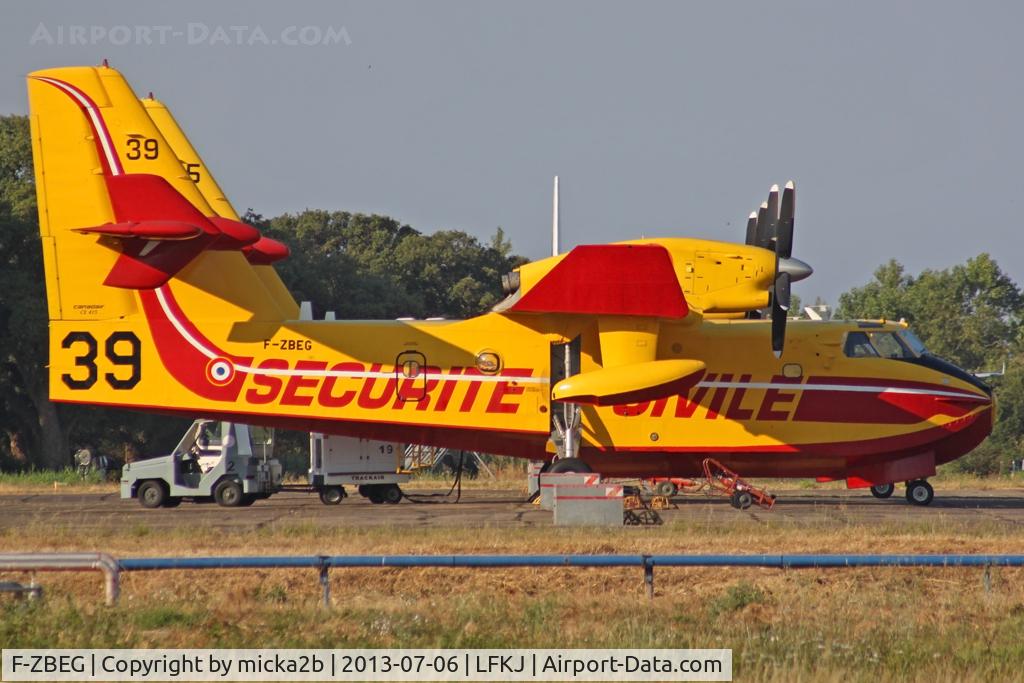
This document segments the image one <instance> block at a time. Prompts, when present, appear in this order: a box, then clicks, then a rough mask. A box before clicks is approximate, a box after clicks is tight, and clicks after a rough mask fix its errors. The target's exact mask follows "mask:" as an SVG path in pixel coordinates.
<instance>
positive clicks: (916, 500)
mask: <svg viewBox="0 0 1024 683" xmlns="http://www.w3.org/2000/svg"><path fill="white" fill-rule="evenodd" d="M934 497H935V489H933V488H932V485H931V484H929V483H928V482H926V481H925V480H924V479H917V480H915V481H908V482H907V502H908V503H911V504H912V505H928V504H929V503H931V502H932V499H933V498H934Z"/></svg>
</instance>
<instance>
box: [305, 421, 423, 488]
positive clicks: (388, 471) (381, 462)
mask: <svg viewBox="0 0 1024 683" xmlns="http://www.w3.org/2000/svg"><path fill="white" fill-rule="evenodd" d="M404 464H405V450H404V448H403V446H402V444H400V443H394V442H391V441H373V440H370V439H359V438H355V437H348V436H335V435H332V434H319V433H317V432H311V433H310V435H309V485H310V486H311V487H312V488H313V489H314V490H316V491H317V492H318V493H319V494H320V501H321V502H322V503H324V504H325V505H337V504H338V503H340V502H341V501H342V500H343V499H344V498H345V497H346V495H347V494H346V493H345V486H355V487H357V488H356V490H357V491H358V492H359V495H361V496H363V497H365V498H369V499H370V502H371V503H392V504H394V503H398V502H401V500H402V497H403V493H402V489H401V487H400V486H399V485H400V484H404V483H406V482H407V481H409V479H411V478H412V475H411V474H410V473H409V472H408V471H406V470H405V469H404V468H403V466H404Z"/></svg>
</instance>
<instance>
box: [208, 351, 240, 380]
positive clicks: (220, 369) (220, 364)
mask: <svg viewBox="0 0 1024 683" xmlns="http://www.w3.org/2000/svg"><path fill="white" fill-rule="evenodd" d="M234 377H235V366H234V365H233V364H232V363H231V361H230V360H228V359H227V358H213V359H211V360H210V362H209V363H207V364H206V378H207V379H208V380H210V381H211V382H213V383H214V384H216V385H217V386H223V385H225V384H227V383H228V382H230V381H231V380H232V379H234Z"/></svg>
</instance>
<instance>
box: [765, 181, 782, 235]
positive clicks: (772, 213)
mask: <svg viewBox="0 0 1024 683" xmlns="http://www.w3.org/2000/svg"><path fill="white" fill-rule="evenodd" d="M765 203H766V204H767V205H768V220H769V221H770V222H771V223H772V225H774V224H775V223H777V222H778V221H779V186H778V185H772V189H770V190H768V201H767V202H765ZM774 234H775V232H774V231H773V232H772V235H774Z"/></svg>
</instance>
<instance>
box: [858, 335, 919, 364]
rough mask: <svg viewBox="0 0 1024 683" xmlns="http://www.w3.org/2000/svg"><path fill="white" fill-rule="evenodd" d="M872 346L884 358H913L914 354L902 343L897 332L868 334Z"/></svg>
mask: <svg viewBox="0 0 1024 683" xmlns="http://www.w3.org/2000/svg"><path fill="white" fill-rule="evenodd" d="M868 337H870V338H871V345H872V346H874V347H875V350H876V351H878V355H879V356H881V357H882V358H913V357H914V354H913V353H912V352H911V351H910V349H908V348H907V347H906V345H905V344H904V343H903V342H902V341H900V338H899V337H897V336H896V333H895V332H868Z"/></svg>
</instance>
